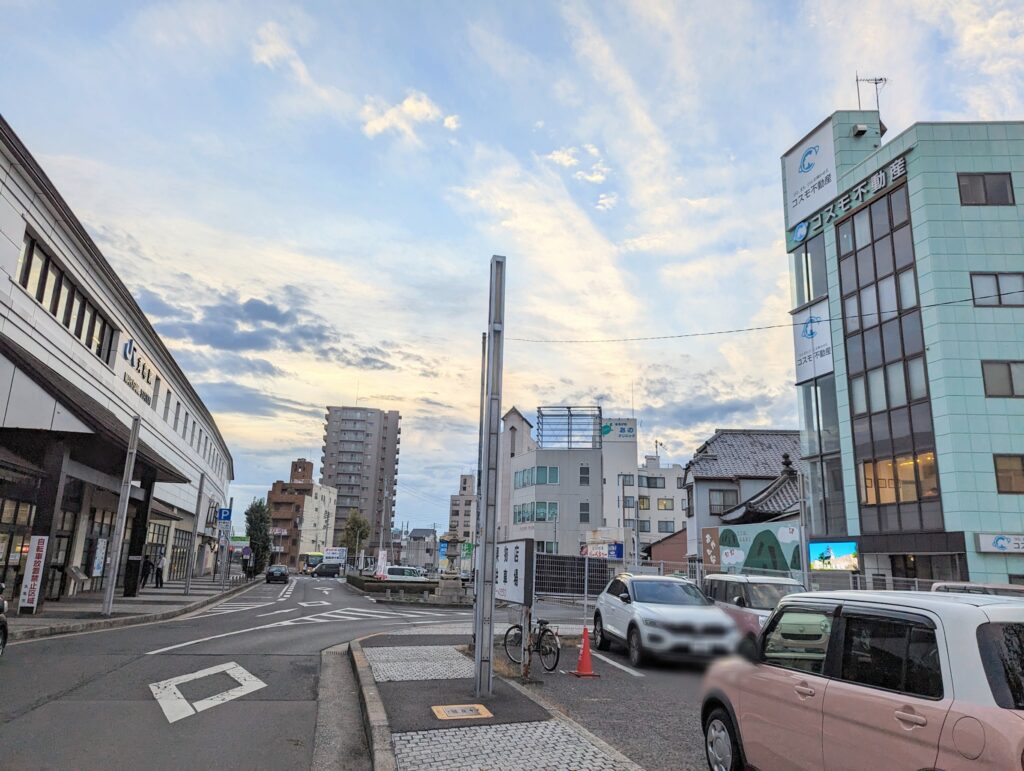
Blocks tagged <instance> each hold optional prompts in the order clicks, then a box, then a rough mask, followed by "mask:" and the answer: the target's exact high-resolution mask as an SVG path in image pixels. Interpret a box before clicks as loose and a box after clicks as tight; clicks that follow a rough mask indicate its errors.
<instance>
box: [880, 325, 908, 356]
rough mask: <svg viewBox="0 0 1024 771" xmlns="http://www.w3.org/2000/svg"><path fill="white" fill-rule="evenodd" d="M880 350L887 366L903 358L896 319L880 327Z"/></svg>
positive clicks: (901, 342)
mask: <svg viewBox="0 0 1024 771" xmlns="http://www.w3.org/2000/svg"><path fill="white" fill-rule="evenodd" d="M882 349H883V351H884V353H885V362H886V363H887V364H888V363H890V362H894V361H898V360H899V359H902V358H903V341H902V340H901V339H900V322H899V320H898V319H893V320H892V321H887V322H886V323H884V324H883V325H882Z"/></svg>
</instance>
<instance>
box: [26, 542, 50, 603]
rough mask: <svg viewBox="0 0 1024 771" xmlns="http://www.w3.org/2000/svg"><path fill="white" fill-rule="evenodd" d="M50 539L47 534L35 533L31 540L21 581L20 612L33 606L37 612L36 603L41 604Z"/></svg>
mask: <svg viewBox="0 0 1024 771" xmlns="http://www.w3.org/2000/svg"><path fill="white" fill-rule="evenodd" d="M49 540H50V539H49V538H48V537H47V536H45V535H34V536H32V539H31V541H30V542H29V547H28V560H27V562H26V563H25V577H24V578H23V579H22V582H21V598H20V600H19V605H18V610H19V612H20V611H22V610H25V609H26V608H32V611H33V612H35V609H36V605H38V604H39V589H40V588H41V586H42V583H43V563H44V562H45V561H46V544H47V543H48V542H49Z"/></svg>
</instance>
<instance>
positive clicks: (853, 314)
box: [843, 294, 860, 334]
mask: <svg viewBox="0 0 1024 771" xmlns="http://www.w3.org/2000/svg"><path fill="white" fill-rule="evenodd" d="M843 316H844V317H845V318H846V333H847V334H849V333H851V332H856V331H857V330H858V329H860V306H859V304H858V302H857V295H855V294H854V295H850V296H849V297H847V298H846V299H845V300H844V301H843Z"/></svg>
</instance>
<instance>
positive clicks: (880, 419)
mask: <svg viewBox="0 0 1024 771" xmlns="http://www.w3.org/2000/svg"><path fill="white" fill-rule="evenodd" d="M871 438H872V439H874V444H873V445H872V452H873V454H874V456H875V457H876V458H882V457H886V456H888V455H892V439H891V437H890V435H889V413H888V412H878V413H875V414H874V415H872V416H871Z"/></svg>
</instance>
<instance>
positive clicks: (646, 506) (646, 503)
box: [640, 495, 651, 511]
mask: <svg viewBox="0 0 1024 771" xmlns="http://www.w3.org/2000/svg"><path fill="white" fill-rule="evenodd" d="M650 509H651V497H650V496H649V495H641V496H640V511H650Z"/></svg>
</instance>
